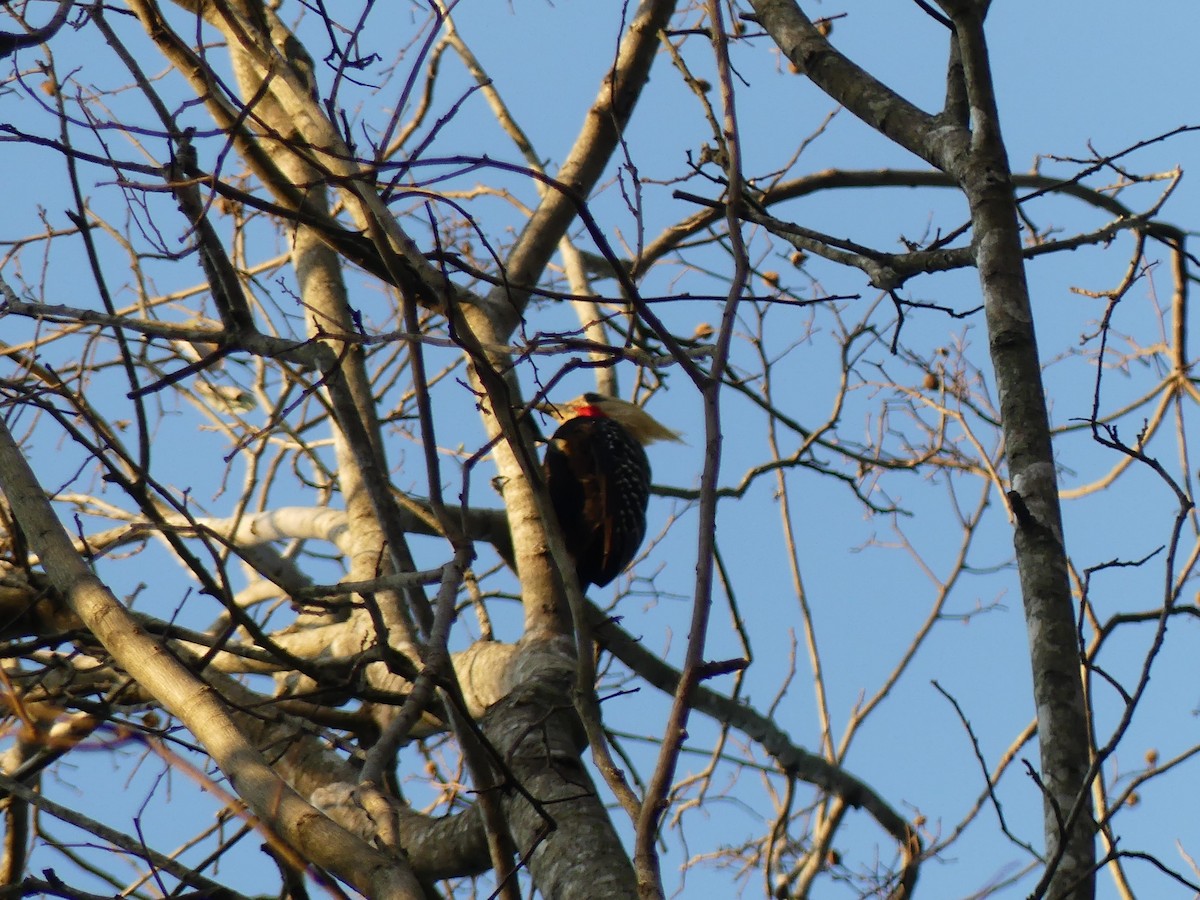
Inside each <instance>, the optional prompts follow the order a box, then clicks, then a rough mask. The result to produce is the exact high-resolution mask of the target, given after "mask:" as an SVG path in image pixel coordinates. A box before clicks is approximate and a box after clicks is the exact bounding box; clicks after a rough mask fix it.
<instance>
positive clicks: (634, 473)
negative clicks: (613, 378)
mask: <svg viewBox="0 0 1200 900" xmlns="http://www.w3.org/2000/svg"><path fill="white" fill-rule="evenodd" d="M551 412H552V414H553V415H555V417H556V418H558V419H559V420H560V421H561V422H562V424H561V425H559V427H558V430H557V431H555V432H554V434H553V435H552V436H551V438H550V440H549V442H548V443H547V445H546V456H545V460H544V462H543V471H544V474H545V478H546V485H547V487H548V489H549V492H550V500H551V503H552V505H553V507H554V514H555V516H556V517H557V518H558V524H559V526H560V527H561V529H562V535H563V539H564V541H565V543H566V545H567V550H568V552H569V553H570V554H571V559H572V560H573V562H574V564H575V575H576V578H577V579H578V581H579V587H580V589H581V590H586V589H587V586H588V585H589V584H594V585H596V586H597V587H604V586H605V585H607V584H608V583H609V582H611V581H612V580H613V579H614V578H616V577H617V576H618V575H620V574H621V572H623V571H624V570H625V567H626V566H628V565H629V563H630V562H632V561H633V557H634V556H635V555H636V554H637V552H638V548H639V547H641V545H642V539H643V538H644V537H645V536H646V506H647V504H648V503H649V501H650V460H649V459H648V458H647V457H646V451H645V450H644V449H643V447H644V446H645V445H646V444H650V443H652V442H654V441H680V440H681V438H680V436H679V434H678V433H677V432H674V431H672V430H671V429H669V428H667V427H666V426H665V425H662V424H660V423H659V422H657V421H656V420H654V419H653V418H651V416H650V415H649V414H648V413H646V412H643V411H642V409H641V408H640V407H638V406H635V405H634V404H632V403H628V402H626V401H624V400H619V399H617V398H615V397H607V396H605V395H603V394H595V393H587V394H584V395H582V396H581V397H578V398H576V399H575V400H572V401H571V402H570V403H567V404H560V405H558V406H556V407H552V408H551Z"/></svg>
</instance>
